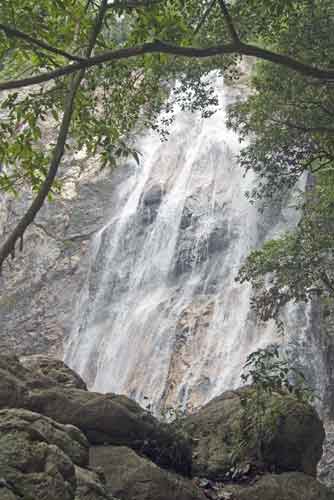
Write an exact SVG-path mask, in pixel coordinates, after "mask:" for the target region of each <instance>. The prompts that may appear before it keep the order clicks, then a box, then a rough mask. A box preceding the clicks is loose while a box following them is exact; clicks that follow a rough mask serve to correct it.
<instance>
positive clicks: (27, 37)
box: [0, 24, 85, 61]
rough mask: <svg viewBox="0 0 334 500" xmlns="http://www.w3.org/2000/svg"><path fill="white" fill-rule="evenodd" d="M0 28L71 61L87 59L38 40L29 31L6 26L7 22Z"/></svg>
mask: <svg viewBox="0 0 334 500" xmlns="http://www.w3.org/2000/svg"><path fill="white" fill-rule="evenodd" d="M0 30H2V31H4V32H5V33H6V35H7V37H15V38H20V39H22V40H24V41H25V42H28V43H31V44H32V45H36V46H37V47H40V48H42V49H44V50H47V51H48V52H52V53H53V54H57V55H59V56H62V57H66V59H69V60H71V61H84V60H85V59H84V58H83V57H80V56H75V55H73V54H69V53H68V52H66V51H65V50H62V49H58V48H57V47H52V45H49V44H48V43H46V42H43V40H37V38H34V37H32V36H30V35H28V34H27V33H23V31H20V30H17V29H16V28H12V27H10V26H6V25H5V24H0Z"/></svg>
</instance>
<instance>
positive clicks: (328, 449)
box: [318, 420, 334, 488]
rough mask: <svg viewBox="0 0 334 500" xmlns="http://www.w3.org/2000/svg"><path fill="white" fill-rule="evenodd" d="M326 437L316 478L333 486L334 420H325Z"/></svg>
mask: <svg viewBox="0 0 334 500" xmlns="http://www.w3.org/2000/svg"><path fill="white" fill-rule="evenodd" d="M325 429H326V438H325V442H324V446H323V454H322V457H321V460H320V462H319V465H318V478H319V481H321V482H322V483H323V484H325V485H326V486H328V487H332V488H333V487H334V421H332V420H330V421H327V422H325Z"/></svg>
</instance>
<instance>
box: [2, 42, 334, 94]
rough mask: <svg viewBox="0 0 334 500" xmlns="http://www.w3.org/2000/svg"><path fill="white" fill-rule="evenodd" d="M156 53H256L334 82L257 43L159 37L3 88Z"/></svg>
mask: <svg viewBox="0 0 334 500" xmlns="http://www.w3.org/2000/svg"><path fill="white" fill-rule="evenodd" d="M153 53H156V54H158V53H164V54H172V55H175V56H179V57H189V58H206V57H213V56H223V55H227V54H240V55H245V56H253V57H256V58H258V59H263V60H265V61H270V62H272V63H274V64H278V65H281V66H285V67H287V68H290V69H292V70H294V71H296V72H297V73H300V74H301V75H304V76H307V77H310V78H315V79H318V80H320V81H321V82H327V83H328V82H334V70H331V69H322V68H318V67H316V66H310V65H308V64H304V63H303V62H300V61H298V60H296V59H293V58H292V57H290V56H287V55H283V54H277V53H276V52H271V51H270V50H266V49H262V48H260V47H257V46H255V45H248V44H244V43H239V44H237V45H236V44H227V45H217V46H214V47H208V48H197V47H181V46H178V45H171V44H167V43H164V42H161V41H156V42H153V43H146V44H144V45H139V46H137V47H129V48H125V49H118V50H112V51H106V52H102V53H101V54H98V55H96V56H94V57H90V58H88V59H85V60H83V61H80V62H75V63H72V64H69V65H68V66H63V67H61V68H58V69H56V70H53V71H50V72H47V73H41V74H40V75H36V76H32V77H30V78H24V79H22V80H9V81H5V82H0V91H1V90H11V89H17V88H22V87H29V86H31V85H36V84H40V83H43V82H47V81H50V80H54V79H55V78H59V77H61V76H65V75H70V74H72V73H75V72H76V71H78V70H80V69H83V68H91V67H93V66H98V65H101V64H104V63H107V62H110V61H116V60H120V59H129V58H130V57H138V56H143V55H144V54H153Z"/></svg>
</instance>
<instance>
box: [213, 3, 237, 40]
mask: <svg viewBox="0 0 334 500" xmlns="http://www.w3.org/2000/svg"><path fill="white" fill-rule="evenodd" d="M218 3H219V5H220V8H221V10H222V12H223V15H224V18H225V21H226V24H227V27H228V30H229V32H230V35H231V38H232V40H233V42H234V43H235V44H236V45H238V44H239V43H240V38H239V35H238V33H237V32H236V29H235V27H234V24H233V21H232V18H231V15H230V13H229V10H228V8H227V6H226V3H225V2H224V0H218Z"/></svg>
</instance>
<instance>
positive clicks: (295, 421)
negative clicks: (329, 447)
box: [183, 387, 324, 480]
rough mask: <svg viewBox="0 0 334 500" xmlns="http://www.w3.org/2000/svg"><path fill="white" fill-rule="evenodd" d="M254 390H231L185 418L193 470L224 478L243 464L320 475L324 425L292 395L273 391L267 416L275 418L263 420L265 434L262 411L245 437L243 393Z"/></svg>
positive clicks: (312, 410)
mask: <svg viewBox="0 0 334 500" xmlns="http://www.w3.org/2000/svg"><path fill="white" fill-rule="evenodd" d="M252 390H253V389H252V388H251V387H250V388H246V389H240V390H237V391H228V392H226V393H224V394H223V395H222V396H220V397H218V398H215V399H214V400H212V401H211V402H210V403H208V404H207V405H206V406H204V407H203V408H202V409H201V410H199V411H198V412H197V413H195V414H194V415H191V416H189V417H186V418H185V419H184V424H183V427H184V430H185V431H186V432H188V433H189V435H190V436H192V438H193V472H194V474H196V475H198V476H202V477H206V478H212V479H217V480H218V479H225V478H226V477H227V476H228V477H230V475H231V470H233V471H235V470H236V465H237V467H238V469H240V467H241V468H242V467H243V465H245V464H247V468H250V471H254V470H257V469H260V470H263V469H264V470H269V471H272V470H276V471H280V472H283V471H301V472H305V473H307V474H310V475H313V476H315V475H316V466H317V463H318V461H319V459H320V457H321V453H322V443H323V440H324V429H323V425H322V423H321V421H320V420H319V418H318V416H317V414H316V412H315V410H314V409H313V408H312V407H310V406H309V405H307V404H306V403H303V402H300V401H297V400H296V399H295V398H294V397H292V396H291V395H288V394H278V393H274V394H272V395H268V400H267V401H266V412H267V413H266V415H269V417H270V418H268V419H264V420H263V421H262V424H261V425H262V426H263V428H262V431H261V436H259V433H258V430H257V427H256V419H257V418H258V417H259V415H258V414H257V415H254V420H252V419H251V420H250V421H248V424H249V427H248V430H247V432H248V438H247V440H244V441H242V440H240V438H241V436H242V434H241V432H242V429H243V427H242V426H243V415H244V413H243V411H244V410H243V408H242V404H241V398H242V397H244V396H245V391H247V392H248V394H250V391H252ZM271 409H272V410H273V411H271ZM260 439H261V454H262V456H261V457H260V456H259V453H258V451H259V440H260ZM239 475H240V474H239V473H238V472H237V476H239ZM235 479H237V477H235Z"/></svg>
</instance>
